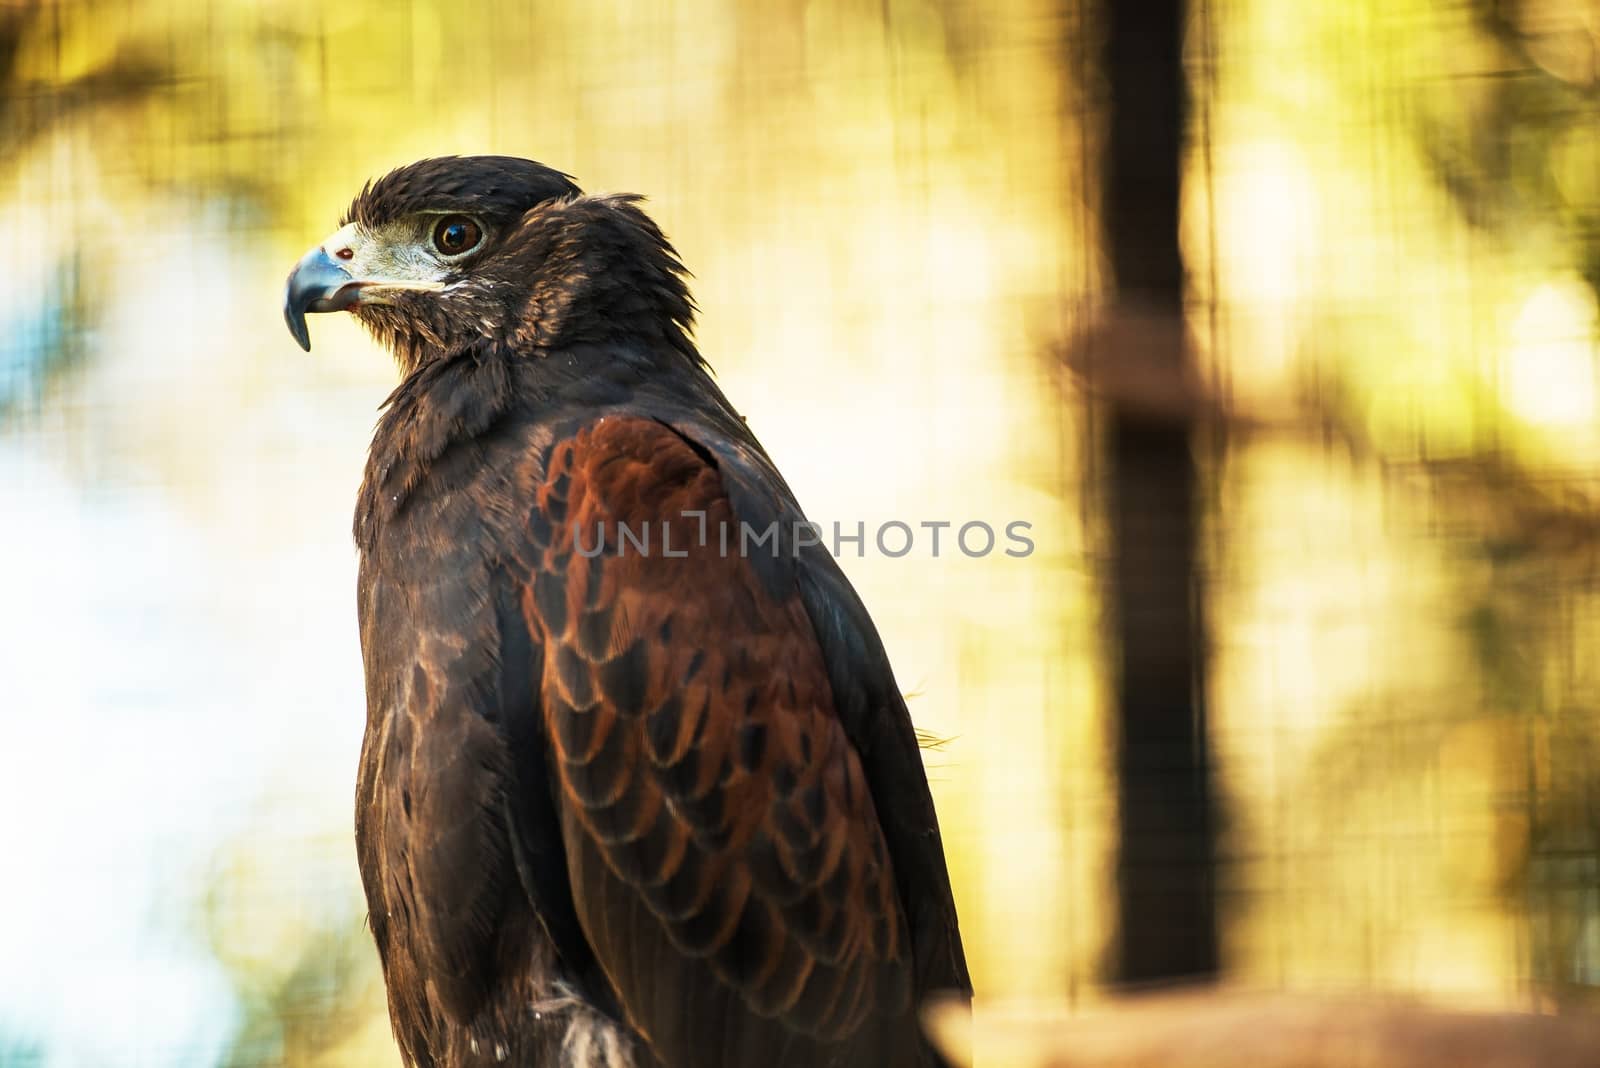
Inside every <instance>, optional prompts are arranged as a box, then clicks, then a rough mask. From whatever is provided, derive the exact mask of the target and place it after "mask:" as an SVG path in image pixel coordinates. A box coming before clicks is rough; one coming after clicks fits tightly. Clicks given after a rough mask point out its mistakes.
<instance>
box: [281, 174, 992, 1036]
mask: <svg viewBox="0 0 1600 1068" xmlns="http://www.w3.org/2000/svg"><path fill="white" fill-rule="evenodd" d="M684 275H685V271H684V268H683V266H682V264H681V263H680V262H679V260H678V258H677V255H676V253H675V252H674V251H673V249H672V247H671V246H670V245H669V244H668V242H667V240H666V239H665V238H664V237H663V235H662V233H661V231H660V230H659V229H658V228H657V227H656V225H655V224H654V223H653V222H652V221H651V220H650V219H649V218H648V217H647V216H646V215H645V214H644V213H643V212H642V211H641V210H640V209H639V207H638V201H637V198H634V197H627V196H610V197H601V196H586V195H584V194H583V193H582V192H581V191H580V190H579V189H578V188H577V186H576V185H574V184H573V182H572V181H571V180H570V179H569V178H568V177H566V176H565V175H562V174H560V173H558V172H556V171H554V170H551V169H549V168H547V167H543V166H541V165H539V164H537V163H532V162H529V161H527V160H520V159H511V158H506V157H474V158H447V159H433V160H424V161H422V162H419V163H415V164H412V165H410V166H407V167H403V168H401V169H399V170H396V171H394V172H392V173H391V174H389V175H388V176H386V177H385V178H383V179H382V180H380V181H378V182H377V183H375V184H371V185H369V186H368V187H367V188H366V189H364V190H363V191H362V193H361V194H360V195H359V196H357V197H356V199H355V202H354V203H353V204H352V205H351V207H350V210H349V212H348V214H347V216H346V218H345V220H344V223H343V225H342V226H341V228H340V229H339V230H338V231H337V232H335V233H334V234H333V235H332V236H331V237H329V238H328V239H327V240H326V241H325V242H323V243H322V244H321V245H320V246H318V247H317V248H314V249H312V250H311V252H310V253H308V254H307V255H306V256H305V258H304V259H302V260H301V261H300V263H299V264H298V265H297V266H296V267H295V269H294V271H293V273H292V274H291V275H290V277H289V282H288V287H287V293H286V296H285V308H284V311H285V317H286V319H287V320H288V324H289V329H290V331H291V332H292V333H293V334H294V335H295V338H296V339H297V340H298V341H299V343H300V344H301V346H302V347H305V348H308V349H309V348H310V340H309V334H308V332H307V329H306V322H305V316H306V313H307V312H310V311H339V310H349V311H351V312H353V313H354V314H355V316H356V317H357V318H358V319H359V320H360V321H361V322H362V323H364V324H365V325H366V326H367V327H368V328H369V329H370V330H371V331H372V332H373V333H374V334H375V335H376V336H377V337H378V338H379V339H380V340H381V341H382V342H383V343H384V344H385V345H387V346H388V347H389V348H390V349H391V350H392V351H393V353H394V355H395V357H396V359H397V360H398V362H399V364H400V369H401V373H402V376H403V380H402V382H401V384H400V386H399V387H398V388H397V389H396V390H395V391H394V392H393V393H392V394H391V395H390V397H389V399H388V401H387V402H386V403H385V406H384V410H383V414H382V417H381V419H380V421H379V424H378V427H377V430H376V433H375V435H374V438H373V442H372V449H371V454H370V457H369V459H368V464H367V469H366V476H365V479H364V481H363V484H362V487H361V492H360V497H359V500H358V503H357V509H356V518H355V536H356V541H357V543H358V546H359V549H360V555H361V568H360V580H359V591H358V604H359V616H360V627H361V644H362V653H363V658H364V661H365V666H366V688H367V728H366V735H365V739H364V742H363V746H362V754H361V765H360V776H359V782H358V787H357V798H356V805H357V807H356V840H357V848H358V854H359V859H360V866H361V874H362V880H363V884H364V886H365V890H366V896H367V902H368V905H369V908H370V914H371V925H372V931H373V935H374V937H375V939H376V941H377V946H378V952H379V955H380V957H381V959H382V964H383V973H384V979H385V982H386V984H387V988H388V997H389V1010H390V1017H391V1020H392V1023H393V1026H394V1032H395V1036H396V1038H397V1040H398V1042H399V1045H400V1048H401V1051H402V1053H403V1055H404V1057H405V1059H406V1061H407V1063H408V1064H411V1065H416V1066H430V1065H440V1066H445V1065H448V1066H458V1065H476V1064H486V1065H487V1064H507V1063H509V1064H515V1065H572V1066H581V1068H602V1066H605V1068H623V1066H628V1068H734V1066H739V1068H743V1066H757V1068H814V1066H837V1068H922V1066H927V1068H933V1066H937V1065H940V1064H942V1062H941V1061H940V1059H939V1058H938V1057H937V1055H936V1054H934V1053H933V1052H932V1050H931V1049H930V1047H929V1046H928V1045H927V1043H926V1042H925V1040H924V1039H923V1038H922V1037H921V1034H920V1031H919V1028H918V1025H917V1011H918V1008H919V1006H920V1004H921V1003H922V1001H923V1000H924V999H925V998H926V997H927V996H928V995H930V994H932V993H934V992H936V991H956V992H959V993H961V994H964V995H970V993H971V986H970V981H969V979H968V975H967V968H966V962H965V958H964V956H963V952H962V946H961V937H960V933H959V931H958V928H957V920H956V911H955V904H954V901H953V899H952V896H951V890H950V880H949V875H948V872H947V871H946V867H945V859H944V853H943V847H942V845H941V842H940V837H939V828H938V822H937V819H936V817H935V815H934V809H933V802H932V798H931V796H930V794H929V791H928V784H927V779H926V776H925V774H924V771H923V766H922V760H921V754H920V752H919V750H918V746H917V739H916V735H915V733H914V731H913V729H912V725H911V720H910V716H909V715H908V713H907V711H906V706H905V702H904V700H903V699H902V697H901V694H900V692H899V690H898V689H897V688H896V686H895V681H894V677H893V675H892V673H891V671H890V668H889V663H888V659H887V657H886V656H885V654H884V651H883V647H882V644H881V642H880V641H879V638H878V635H877V632H876V630H875V629H874V627H873V624H872V621H871V619H870V617H869V616H868V615H867V612H866V609H865V608H864V607H863V606H862V604H861V601H860V600H859V598H858V597H857V596H856V594H855V591H854V590H853V589H852V588H851V587H850V584H849V582H848V581H847V580H846V579H845V577H844V575H843V573H842V572H841V571H840V570H839V568H838V566H837V565H836V563H835V562H834V560H833V558H832V557H831V556H830V555H829V554H828V553H827V552H826V551H825V549H823V548H822V547H820V546H818V545H816V544H815V543H813V542H809V541H806V540H803V539H798V538H796V537H795V536H794V531H795V526H796V524H797V523H803V522H804V517H803V514H802V513H801V511H800V508H799V505H798V504H796V502H795V500H794V497H793V495H792V494H791V493H790V491H789V488H788V486H786V485H785V484H784V481H783V478H782V476H780V475H779V474H778V472H777V470H776V469H775V468H774V466H773V464H772V462H771V460H770V459H768V457H767V455H766V453H765V452H764V451H763V450H762V448H761V446H760V445H759V444H758V443H757V442H756V440H755V438H754V437H753V436H752V435H751V433H750V431H749V430H748V429H747V428H746V426H745V424H744V421H743V420H742V419H741V418H740V417H739V415H738V414H737V413H736V412H735V411H734V410H733V408H732V407H731V406H730V404H729V403H728V401H727V399H726V398H725V397H724V396H723V395H722V392H721V391H720V390H719V389H718V388H717V386H716V384H715V383H714V382H713V380H712V378H711V376H710V373H709V369H708V367H707V365H706V363H705V361H704V360H703V359H702V357H701V356H700V353H699V352H698V351H697V349H696V348H695V345H694V343H693V342H692V340H691V339H690V324H691V319H692V317H693V310H694V308H693V304H692V302H691V299H690V296H689V292H688V289H687V287H686V284H685V281H684ZM708 524H709V525H710V526H711V528H712V529H716V528H717V525H718V524H724V525H727V526H733V527H738V526H739V525H740V524H749V525H751V526H753V527H755V528H758V529H762V530H765V529H767V528H769V527H770V526H772V525H773V524H776V528H777V530H778V537H779V539H780V544H779V545H778V546H777V548H778V550H779V551H776V552H771V553H769V552H765V551H763V552H758V553H748V554H744V553H739V552H724V551H720V550H719V546H718V544H717V542H716V540H715V539H707V538H705V537H704V531H705V529H706V526H707V525H708ZM619 525H620V526H621V527H623V528H627V529H633V530H642V529H650V530H655V531H659V532H660V533H661V537H662V539H664V541H665V542H670V545H671V546H672V551H671V552H670V553H669V552H662V551H657V552H654V553H651V552H639V551H634V550H633V549H632V548H631V547H629V546H626V545H623V544H619V541H620V539H618V538H616V537H613V538H612V539H611V540H610V541H609V542H606V543H604V544H603V545H600V546H598V551H596V550H597V546H596V545H595V544H594V540H595V533H594V532H596V531H605V530H612V531H615V530H617V529H618V527H619ZM580 550H581V551H580ZM658 550H659V546H658Z"/></svg>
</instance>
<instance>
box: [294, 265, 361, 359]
mask: <svg viewBox="0 0 1600 1068" xmlns="http://www.w3.org/2000/svg"><path fill="white" fill-rule="evenodd" d="M360 291H361V283H359V282H357V281H356V280H355V279H354V278H352V277H350V272H349V271H346V270H345V269H344V268H343V267H340V266H339V265H338V264H337V263H335V262H334V260H333V257H331V256H329V255H328V253H327V252H326V250H324V249H323V247H322V246H321V245H318V246H317V247H316V248H314V249H312V250H311V251H310V252H307V253H306V254H305V256H304V257H302V258H301V260H300V262H299V263H297V264H295V265H294V270H292V271H290V272H289V282H288V285H287V286H285V287H284V291H283V321H284V322H286V323H288V324H289V333H291V334H293V335H294V339H295V340H296V341H298V342H299V343H300V347H301V348H303V349H305V350H306V351H307V352H310V351H311V331H310V330H308V329H307V328H306V312H331V311H343V310H345V309H346V308H348V307H350V306H351V305H352V304H354V303H355V302H356V297H357V295H358V294H359V293H360Z"/></svg>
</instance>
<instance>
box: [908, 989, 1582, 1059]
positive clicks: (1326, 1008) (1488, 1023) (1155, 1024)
mask: <svg viewBox="0 0 1600 1068" xmlns="http://www.w3.org/2000/svg"><path fill="white" fill-rule="evenodd" d="M960 1016H961V1014H959V1013H955V1014H950V1016H949V1018H947V1016H946V1013H945V1011H944V1010H943V1009H942V1008H940V1007H937V1006H936V1007H934V1008H933V1009H932V1010H931V1011H930V1012H929V1014H928V1017H929V1025H930V1031H931V1032H932V1033H933V1034H934V1035H935V1036H937V1037H938V1038H939V1039H940V1041H941V1043H942V1044H944V1046H945V1048H946V1050H947V1052H948V1053H949V1054H950V1055H951V1056H952V1057H953V1058H954V1060H955V1062H956V1063H957V1064H966V1065H971V1064H978V1065H982V1066H984V1068H1001V1066H1004V1068H1012V1066H1017V1068H1021V1066H1025V1065H1026V1066H1032V1068H1110V1066H1113V1065H1115V1066H1117V1068H1238V1066H1241V1065H1248V1066H1250V1068H1464V1066H1469V1065H1470V1066H1471V1068H1587V1066H1589V1065H1592V1064H1593V1063H1594V1062H1595V1057H1596V1051H1597V1050H1600V1015H1592V1014H1571V1015H1560V1016H1547V1015H1536V1014H1533V1013H1515V1012H1462V1011H1451V1010H1445V1009H1441V1008H1438V1007H1434V1006H1430V1005H1425V1004H1422V1003H1419V1002H1415V1001H1410V1000H1406V999H1402V998H1397V997H1396V998H1381V997H1369V996H1363V997H1354V996H1351V997H1341V996H1331V995H1313V994H1256V993H1246V992H1241V991H1224V992H1196V993H1166V994H1150V995H1142V996H1135V997H1127V998H1122V999H1118V1000H1115V1001H1112V1002H1109V1003H1106V1004H1104V1005H1100V1006H1096V1007H1094V1008H1093V1009H1090V1010H1088V1011H1085V1012H1082V1013H1073V1012H1071V1011H1070V1010H1068V1009H1067V1008H1066V1007H1064V1006H1063V1007H1060V1008H1056V1009H1048V1010H1045V1009H1039V1010H1033V1011H1030V1010H1026V1009H1010V1008H1007V1007H1003V1006H985V1005H984V1004H983V1003H982V1001H981V1000H980V1001H979V1003H978V1005H977V1007H976V1011H975V1013H974V1016H973V1021H972V1024H971V1034H970V1037H969V1036H968V1035H966V1034H964V1032H963V1026H964V1025H963V1024H962V1023H961V1019H959V1018H958V1017H960ZM974 1052H975V1053H976V1056H975V1057H974Z"/></svg>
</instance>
